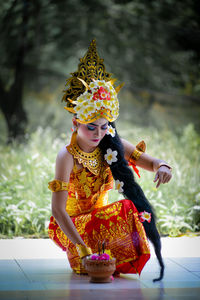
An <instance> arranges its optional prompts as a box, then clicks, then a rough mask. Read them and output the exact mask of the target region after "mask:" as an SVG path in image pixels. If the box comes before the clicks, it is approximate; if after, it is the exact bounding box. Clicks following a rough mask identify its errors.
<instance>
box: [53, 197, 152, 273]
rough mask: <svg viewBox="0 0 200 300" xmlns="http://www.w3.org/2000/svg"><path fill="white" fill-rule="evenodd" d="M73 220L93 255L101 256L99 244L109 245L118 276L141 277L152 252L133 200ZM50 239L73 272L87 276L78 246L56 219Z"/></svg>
mask: <svg viewBox="0 0 200 300" xmlns="http://www.w3.org/2000/svg"><path fill="white" fill-rule="evenodd" d="M71 218H72V221H73V223H74V225H75V226H76V228H77V231H78V232H79V234H80V235H81V237H82V239H83V241H84V242H85V244H86V245H87V246H88V247H90V248H91V249H92V251H93V253H97V252H98V249H97V247H98V241H103V240H105V241H106V249H110V251H111V254H112V256H113V257H115V258H116V266H117V268H116V271H117V272H120V273H139V274H140V273H141V271H142V269H143V267H144V265H145V264H146V262H147V261H148V259H149V258H150V249H149V245H148V241H147V238H146V234H145V231H144V228H143V225H142V223H141V221H140V220H139V217H138V211H137V209H136V208H135V206H134V204H133V203H132V202H131V201H130V200H126V199H125V200H120V201H118V202H115V203H112V204H109V205H106V206H103V207H100V208H96V209H94V210H92V211H91V212H89V213H85V214H80V215H78V216H75V217H71ZM49 236H50V238H51V239H52V240H53V241H54V242H55V243H56V244H57V245H58V246H60V247H61V248H62V249H63V250H64V251H66V253H67V256H68V259H69V262H70V265H71V267H72V269H73V270H74V271H75V272H77V273H86V272H85V270H84V268H83V267H82V265H81V260H80V258H79V256H78V253H77V251H76V248H75V246H74V245H73V243H72V242H71V241H70V240H69V239H68V238H67V237H66V235H65V234H64V233H63V232H62V230H61V229H60V227H59V226H58V224H57V223H56V221H55V219H54V217H51V219H50V224H49Z"/></svg>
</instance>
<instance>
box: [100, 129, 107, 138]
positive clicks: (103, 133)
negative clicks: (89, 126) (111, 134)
mask: <svg viewBox="0 0 200 300" xmlns="http://www.w3.org/2000/svg"><path fill="white" fill-rule="evenodd" d="M106 132H107V130H103V131H102V134H101V137H102V138H103V137H104V136H105V135H106Z"/></svg>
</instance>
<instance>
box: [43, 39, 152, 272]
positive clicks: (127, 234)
mask: <svg viewBox="0 0 200 300" xmlns="http://www.w3.org/2000/svg"><path fill="white" fill-rule="evenodd" d="M80 61H81V62H80V64H79V68H78V71H77V72H74V73H72V78H70V79H69V80H68V81H67V84H70V88H68V89H67V90H66V91H65V95H64V97H63V99H64V100H65V101H66V102H67V107H66V109H67V110H68V111H70V112H72V113H74V114H75V115H76V118H77V121H78V122H80V123H83V124H87V123H91V122H94V121H95V120H97V119H98V118H106V119H107V120H108V121H110V122H112V121H114V120H115V119H116V118H117V116H118V111H119V104H118V99H117V92H118V91H119V88H120V87H117V88H114V87H113V82H114V81H113V80H111V78H110V77H111V75H110V74H109V73H107V72H106V71H105V67H104V64H103V59H100V58H99V57H98V54H97V51H96V43H95V41H92V43H91V45H90V47H89V50H88V52H87V53H86V55H85V56H84V58H82V59H80ZM109 131H110V132H109ZM109 133H110V134H111V135H112V134H114V129H113V128H112V127H110V128H109V130H108V134H109ZM76 135H77V134H76V132H74V133H73V134H72V138H71V142H70V144H69V145H68V146H67V150H68V152H69V153H71V154H72V156H73V158H74V167H73V170H72V173H71V175H70V180H69V182H68V183H65V182H63V181H59V180H53V181H51V182H50V183H49V188H50V189H51V190H52V191H53V192H59V191H62V190H67V191H68V197H67V202H66V211H67V213H68V214H69V216H70V217H71V219H72V221H73V223H74V225H75V227H76V229H77V231H78V232H79V234H80V236H81V238H82V239H83V241H84V243H85V244H86V245H87V247H90V248H91V250H92V253H97V252H98V243H99V241H100V242H103V241H105V242H106V249H109V250H110V253H111V255H112V257H115V258H116V271H117V272H120V273H139V274H140V273H141V271H142V269H143V267H144V265H145V264H146V262H147V261H148V259H149V258H150V250H149V245H148V241H147V238H146V234H145V231H144V227H143V224H142V221H145V220H147V221H149V220H148V218H146V219H145V215H144V214H143V216H141V214H139V213H138V211H137V209H136V207H135V206H134V204H133V203H132V202H131V201H130V200H127V199H124V200H120V201H116V202H114V203H112V204H109V202H108V191H109V190H110V189H112V186H113V177H112V173H111V170H110V167H109V165H110V164H111V163H112V161H116V160H117V153H114V152H116V151H113V152H112V151H110V149H108V151H107V155H105V156H103V155H102V153H101V149H100V148H99V147H97V148H96V149H95V150H94V151H93V152H92V153H86V152H83V151H82V150H81V149H80V147H79V146H78V144H77V140H76ZM143 152H144V144H143V143H140V144H139V145H138V147H137V148H136V150H135V151H134V152H133V153H132V155H131V157H130V161H129V163H130V164H131V165H132V166H134V168H135V161H136V160H137V159H139V156H140V155H141V154H142V153H143ZM77 163H78V164H79V166H80V165H82V168H81V169H80V168H79V169H78V168H77ZM117 184H118V189H119V191H120V190H121V191H123V185H122V183H121V182H118V183H117ZM142 218H143V219H142ZM49 237H50V238H51V239H52V240H53V241H54V242H55V243H56V244H57V245H58V246H60V247H61V248H62V249H63V250H64V251H66V253H67V256H68V259H69V263H70V265H71V268H72V269H73V270H74V271H75V272H76V273H86V271H85V270H84V268H83V266H82V263H81V258H80V256H79V254H80V253H78V251H77V250H78V249H77V247H76V246H75V245H74V244H73V243H72V242H71V241H70V240H69V239H68V237H67V236H66V235H65V234H64V233H63V232H62V230H61V229H60V227H59V226H58V224H57V223H56V220H55V218H54V217H53V216H52V217H51V219H50V224H49Z"/></svg>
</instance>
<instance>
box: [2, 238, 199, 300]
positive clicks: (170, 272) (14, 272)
mask: <svg viewBox="0 0 200 300" xmlns="http://www.w3.org/2000/svg"><path fill="white" fill-rule="evenodd" d="M162 244H163V256H164V261H165V266H166V269H165V276H164V279H163V280H162V281H161V282H156V283H153V282H152V279H153V278H155V277H156V275H157V273H158V270H159V268H158V264H157V260H156V258H155V255H154V253H153V250H152V257H151V259H150V260H149V262H148V263H147V264H146V266H145V268H144V269H143V271H142V274H141V276H140V277H139V276H137V275H131V274H127V275H125V274H124V275H121V276H120V277H117V278H115V279H114V281H113V282H112V283H109V284H91V283H90V282H89V278H88V276H86V275H82V276H80V275H76V274H74V273H73V272H72V271H71V269H70V267H69V264H68V261H67V258H66V254H65V253H64V252H62V251H61V250H60V249H59V248H58V247H57V246H56V245H54V244H53V242H52V241H50V240H48V239H46V240H41V239H40V240H26V239H14V240H0V299H12V300H13V299H42V300H43V299H50V300H52V299H56V300H57V299H58V300H60V299H73V300H76V299H77V300H78V299H81V300H82V299H87V300H91V299H95V300H98V299H101V300H102V299H109V300H110V299H115V300H116V299H123V300H126V299H133V300H134V299H137V300H149V299H152V300H159V299H161V300H162V299H163V300H165V299H168V300H169V299H170V300H171V299H172V300H173V299H175V300H178V299H183V300H184V299H185V300H194V299H195V300H196V299H200V237H195V238H189V237H182V238H163V239H162Z"/></svg>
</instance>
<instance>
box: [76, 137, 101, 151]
mask: <svg viewBox="0 0 200 300" xmlns="http://www.w3.org/2000/svg"><path fill="white" fill-rule="evenodd" d="M76 142H77V144H78V146H79V148H80V149H81V150H82V151H83V152H86V153H91V152H93V151H94V150H95V149H96V147H91V146H89V145H87V144H86V143H85V141H83V140H82V139H81V138H80V137H79V135H77V136H76Z"/></svg>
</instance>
